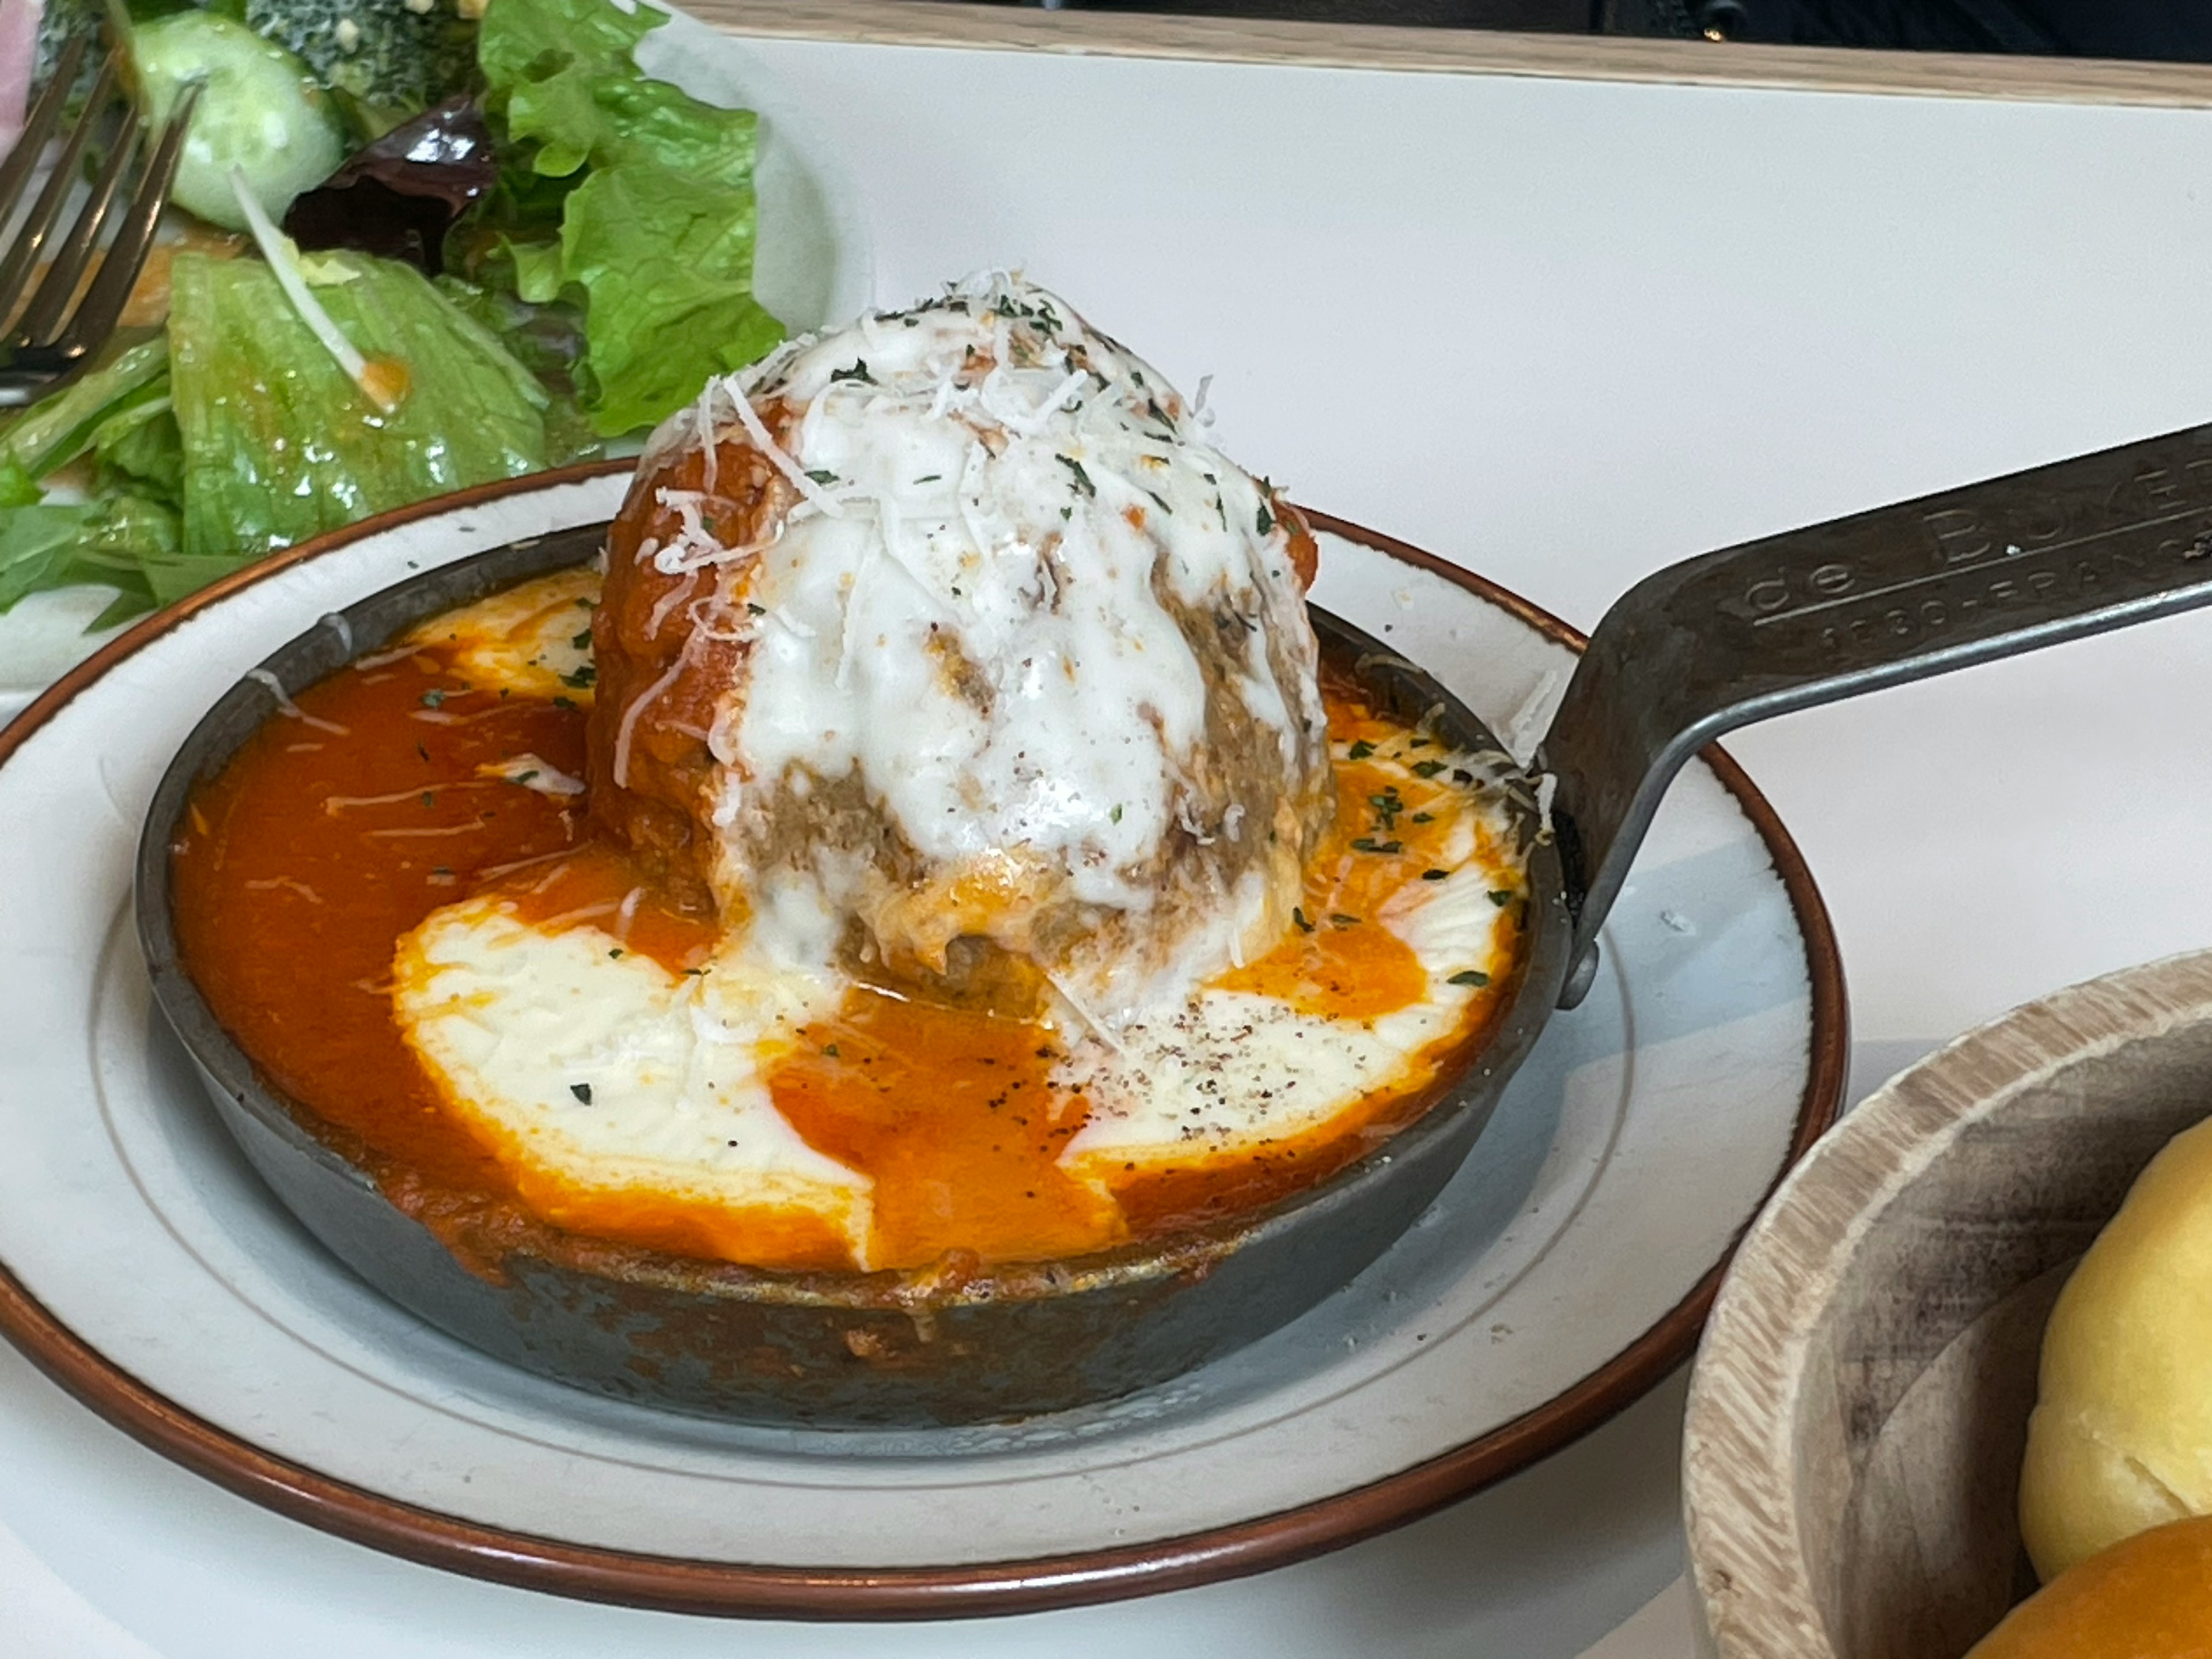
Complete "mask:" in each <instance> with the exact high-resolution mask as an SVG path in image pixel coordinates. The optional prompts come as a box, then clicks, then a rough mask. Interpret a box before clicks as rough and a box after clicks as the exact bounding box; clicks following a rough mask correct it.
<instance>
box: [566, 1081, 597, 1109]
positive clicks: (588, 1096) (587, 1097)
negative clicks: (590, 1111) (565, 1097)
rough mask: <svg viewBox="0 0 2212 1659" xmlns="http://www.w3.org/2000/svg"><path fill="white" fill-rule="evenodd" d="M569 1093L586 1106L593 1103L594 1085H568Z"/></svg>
mask: <svg viewBox="0 0 2212 1659" xmlns="http://www.w3.org/2000/svg"><path fill="white" fill-rule="evenodd" d="M568 1092H569V1093H570V1094H572V1095H574V1096H575V1097H576V1098H577V1099H579V1100H580V1101H582V1102H583V1103H584V1104H585V1105H586V1106H588V1105H590V1104H591V1103H592V1085H590V1084H588V1083H572V1084H570V1085H568Z"/></svg>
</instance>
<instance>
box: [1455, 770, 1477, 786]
mask: <svg viewBox="0 0 2212 1659" xmlns="http://www.w3.org/2000/svg"><path fill="white" fill-rule="evenodd" d="M1452 781H1453V782H1454V783H1473V782H1474V773H1472V772H1470V771H1468V769H1467V768H1465V767H1464V766H1455V767H1454V768H1452Z"/></svg>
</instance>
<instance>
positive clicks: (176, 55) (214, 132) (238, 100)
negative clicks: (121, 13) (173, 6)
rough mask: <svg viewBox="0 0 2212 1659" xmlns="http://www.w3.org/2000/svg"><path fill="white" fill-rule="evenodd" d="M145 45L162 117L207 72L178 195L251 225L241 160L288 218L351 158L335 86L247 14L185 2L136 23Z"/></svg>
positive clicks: (141, 66)
mask: <svg viewBox="0 0 2212 1659" xmlns="http://www.w3.org/2000/svg"><path fill="white" fill-rule="evenodd" d="M136 55H137V59H138V71H139V73H140V75H142V76H143V77H144V79H145V82H146V94H147V101H148V104H149V107H150V109H151V112H152V116H153V119H154V121H155V124H156V125H159V124H160V123H161V121H163V120H165V119H167V116H168V112H169V107H170V106H171V105H173V103H174V102H175V101H176V98H177V94H178V92H179V89H181V88H183V86H184V85H185V82H188V81H193V80H199V79H204V80H205V81H206V82H207V89H206V90H205V91H204V92H203V93H202V94H200V101H199V106H198V107H197V109H195V110H194V111H193V112H192V126H191V134H190V135H189V136H188V137H186V138H185V154H184V160H183V163H182V165H180V166H179V167H178V169H177V184H176V189H175V191H174V194H173V199H174V200H175V202H176V204H177V205H178V206H179V207H181V208H184V209H185V210H188V211H190V212H192V213H196V214H197V215H199V216H200V217H201V218H203V219H205V220H207V221H209V222H210V223H212V224H218V225H221V226H222V227H224V228H226V229H229V230H243V229H245V228H246V221H245V220H244V218H243V217H241V216H240V213H239V210H238V202H237V198H236V197H234V196H232V194H231V192H230V170H231V169H232V168H233V167H238V168H240V169H241V170H243V171H244V173H245V174H246V183H247V185H249V186H251V187H252V191H253V194H254V196H255V197H257V198H258V200H259V201H260V203H261V205H262V206H263V207H264V208H266V209H267V210H269V216H270V218H272V219H277V220H281V219H283V216H284V210H286V209H287V208H289V207H290V206H291V205H292V198H293V197H295V196H297V195H299V194H300V192H301V191H306V190H312V189H313V188H314V187H315V186H316V185H319V184H320V183H322V182H323V180H324V179H327V178H329V177H330V176H331V173H334V172H336V171H337V165H338V163H339V162H340V161H343V160H344V159H345V144H344V140H343V136H342V133H341V131H340V129H339V125H338V117H337V110H336V109H335V108H333V107H332V106H331V100H330V97H329V94H326V93H325V92H324V91H323V90H322V88H319V87H318V86H316V85H315V83H314V82H313V81H312V80H310V79H309V78H308V75H307V66H306V65H305V64H302V63H301V61H300V60H299V59H298V58H295V57H294V56H293V55H292V54H291V53H290V52H287V51H285V50H284V48H283V47H282V46H276V45H274V44H272V43H271V42H270V41H267V40H263V39H262V38H261V37H260V36H259V35H258V34H256V33H254V32H253V31H252V29H250V28H248V27H246V25H245V24H243V23H240V22H238V21H234V20H233V19H231V18H228V17H225V16H223V15H222V14H221V13H219V12H212V11H182V12H178V13H176V14H174V15H172V16H168V17H163V18H160V19H157V20H156V21H153V22H150V23H148V24H146V25H145V26H144V27H142V28H140V29H139V30H138V31H137V42H136Z"/></svg>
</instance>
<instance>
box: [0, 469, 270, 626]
mask: <svg viewBox="0 0 2212 1659" xmlns="http://www.w3.org/2000/svg"><path fill="white" fill-rule="evenodd" d="M179 540H180V538H179V530H178V526H177V515H176V514H175V513H173V512H172V511H170V509H169V508H167V507H164V506H162V505H161V504H160V503H159V502H156V501H144V500H141V499H139V498H138V497H136V496H131V495H117V496H111V497H109V498H107V499H106V500H104V501H85V502H81V503H75V504H70V505H66V506H64V505H61V504H58V503H52V502H42V503H40V504H38V505H35V506H25V507H9V508H8V509H6V510H5V511H0V611H7V610H9V609H11V608H12V607H13V606H14V605H15V604H16V602H17V601H19V600H21V599H24V598H25V597H27V595H29V594H32V593H37V592H44V591H45V590H46V589H47V588H50V587H67V586H74V585H76V584H77V583H81V582H99V583H103V584H105V585H106V586H110V587H112V588H114V589H115V590H116V597H115V600H114V602H113V603H112V604H111V605H109V606H108V607H107V609H106V610H105V611H102V612H101V613H100V615H99V616H98V617H95V618H94V621H93V623H92V626H93V627H94V628H95V629H100V628H107V627H112V625H113V624H115V623H119V622H123V621H125V620H127V619H128V618H130V617H135V616H137V615H139V614H141V613H142V612H143V611H152V610H154V609H155V608H156V607H158V606H161V605H167V604H169V603H170V602H171V601H172V600H175V599H182V598H183V597H184V596H185V594H187V593H189V592H192V591H193V589H195V588H197V587H201V586H204V585H205V584H207V583H209V582H210V581H213V580H215V579H216V577H217V576H220V575H222V574H225V573H226V572H228V570H230V569H231V568H234V561H230V560H223V559H216V560H210V559H200V558H194V557H192V556H189V555H187V554H185V552H184V551H183V550H182V549H181V547H180V545H179Z"/></svg>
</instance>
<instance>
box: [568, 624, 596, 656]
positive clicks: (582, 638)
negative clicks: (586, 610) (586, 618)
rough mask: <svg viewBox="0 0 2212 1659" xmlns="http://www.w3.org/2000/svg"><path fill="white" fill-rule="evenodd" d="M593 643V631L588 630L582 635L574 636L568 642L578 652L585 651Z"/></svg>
mask: <svg viewBox="0 0 2212 1659" xmlns="http://www.w3.org/2000/svg"><path fill="white" fill-rule="evenodd" d="M591 642H592V630H591V629H588V628H587V629H585V630H584V631H583V632H582V633H580V634H577V635H572V636H571V637H570V639H569V641H568V644H569V646H570V647H572V648H574V649H575V650H578V651H581V650H583V649H584V648H585V647H587V646H588V645H590V644H591Z"/></svg>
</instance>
